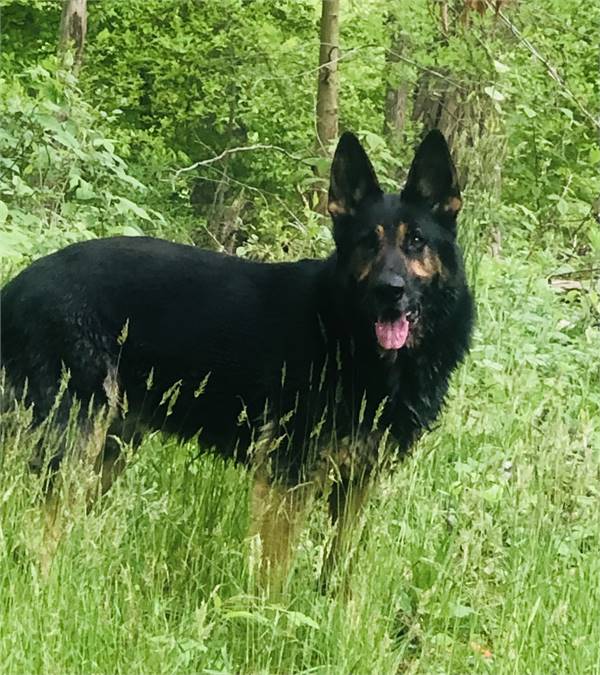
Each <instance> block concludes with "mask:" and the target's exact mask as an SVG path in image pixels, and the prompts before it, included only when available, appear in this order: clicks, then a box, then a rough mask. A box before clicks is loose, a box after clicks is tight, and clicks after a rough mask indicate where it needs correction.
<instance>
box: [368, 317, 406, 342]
mask: <svg viewBox="0 0 600 675" xmlns="http://www.w3.org/2000/svg"><path fill="white" fill-rule="evenodd" d="M409 327H410V326H409V323H408V321H407V319H406V317H405V316H401V317H400V318H399V319H396V320H395V321H377V323H376V324H375V335H377V342H379V345H380V346H381V347H383V348H384V349H400V348H401V347H404V343H405V342H406V339H407V338H408V330H409Z"/></svg>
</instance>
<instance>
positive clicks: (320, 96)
mask: <svg viewBox="0 0 600 675" xmlns="http://www.w3.org/2000/svg"><path fill="white" fill-rule="evenodd" d="M339 7H340V0H323V10H322V14H321V47H320V50H319V80H318V89H317V151H318V152H319V154H322V155H325V156H326V155H328V154H329V147H330V146H331V143H332V142H333V141H334V140H335V139H336V138H337V135H338V74H337V70H338V67H337V59H338V58H339V53H340V29H339Z"/></svg>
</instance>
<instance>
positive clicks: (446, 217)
mask: <svg viewBox="0 0 600 675" xmlns="http://www.w3.org/2000/svg"><path fill="white" fill-rule="evenodd" d="M402 199H403V201H405V202H410V203H413V204H419V205H427V206H429V208H430V209H431V210H432V211H433V213H434V214H435V215H436V216H437V217H438V218H439V219H440V220H441V221H442V222H445V223H446V224H447V225H449V226H454V225H455V223H456V216H457V215H458V212H459V211H460V208H461V206H462V199H461V197H460V188H459V186H458V177H457V175H456V168H455V166H454V162H453V161H452V157H451V156H450V150H449V149H448V144H447V143H446V139H445V138H444V136H443V134H442V133H441V131H439V130H438V129H433V130H432V131H430V132H429V133H428V134H427V136H425V138H424V139H423V141H422V142H421V145H420V146H419V147H418V149H417V152H416V154H415V158H414V160H413V163H412V165H411V167H410V171H409V172H408V178H407V179H406V185H405V186H404V190H402Z"/></svg>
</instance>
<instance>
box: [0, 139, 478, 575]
mask: <svg viewBox="0 0 600 675" xmlns="http://www.w3.org/2000/svg"><path fill="white" fill-rule="evenodd" d="M460 208H461V197H460V191H459V187H458V182H457V176H456V171H455V168H454V165H453V162H452V159H451V157H450V153H449V151H448V147H447V145H446V141H445V140H444V137H443V136H442V134H441V133H440V132H439V131H437V130H434V131H431V132H430V133H429V134H428V135H427V136H426V137H425V139H424V140H423V142H422V143H421V145H420V146H419V148H418V150H417V152H416V155H415V158H414V161H413V163H412V166H411V168H410V171H409V174H408V178H407V181H406V185H405V186H404V189H403V190H402V191H401V192H400V193H399V194H384V193H383V192H382V190H381V188H380V186H379V184H378V181H377V178H376V175H375V171H374V170H373V166H372V165H371V162H370V161H369V159H368V157H367V154H366V152H365V151H364V149H363V147H362V146H361V144H360V142H359V141H358V139H357V138H356V137H355V136H354V135H353V134H351V133H344V134H343V135H342V136H341V138H340V140H339V144H338V146H337V149H336V151H335V156H334V159H333V164H332V169H331V181H330V188H329V212H330V214H331V217H332V220H333V237H334V240H335V251H334V252H333V253H332V255H331V256H330V257H329V258H327V259H325V260H299V261H297V262H289V263H263V262H253V261H249V260H243V259H240V258H237V257H234V256H230V255H224V254H220V253H215V252H211V251H205V250H200V249H198V248H195V247H193V246H185V245H181V244H175V243H171V242H168V241H163V240H161V239H155V238H150V237H114V238H107V239H98V240H94V241H88V242H85V243H78V244H73V245H71V246H68V247H66V248H64V249H62V250H60V251H58V252H56V253H53V254H51V255H48V256H47V257H44V258H42V259H40V260H38V261H37V262H34V263H33V264H32V265H31V266H30V267H28V268H27V269H25V270H24V271H23V272H21V273H20V274H19V275H18V276H17V277H16V278H14V279H13V280H12V281H10V282H9V283H8V284H7V285H6V286H5V287H4V289H3V291H2V298H1V300H2V314H1V318H2V322H1V334H0V338H1V343H0V344H1V348H2V360H3V366H4V368H5V371H6V380H7V382H8V383H9V384H10V388H11V391H12V392H14V394H15V395H16V396H17V397H18V396H23V397H24V398H25V400H26V401H27V402H28V403H29V404H30V405H32V406H33V419H34V423H35V424H39V423H41V422H42V421H43V420H45V419H46V418H48V416H49V415H50V414H52V420H53V421H52V423H53V425H57V426H58V429H59V430H60V429H61V428H62V429H63V430H64V429H66V427H67V425H68V424H69V420H71V422H72V408H73V405H74V404H76V405H75V409H78V410H79V412H78V413H77V414H78V417H77V421H78V428H79V433H78V436H80V437H81V438H82V439H91V438H92V437H93V439H94V443H96V446H95V447H96V450H95V452H96V453H97V456H96V457H95V460H94V461H95V464H96V469H97V470H98V472H99V474H100V476H101V485H102V488H99V489H102V490H106V489H107V488H108V487H109V485H110V483H111V481H112V479H113V478H114V477H115V475H116V474H117V473H118V472H119V471H120V469H121V468H122V466H123V464H124V459H123V455H122V453H121V449H122V448H123V443H126V444H131V446H135V445H136V444H137V443H139V441H140V438H141V435H142V432H143V431H144V430H145V429H153V430H157V429H158V430H162V431H165V432H168V433H172V434H176V435H178V436H180V437H182V438H185V439H189V438H192V437H197V438H198V440H199V442H200V444H201V446H202V447H203V448H207V449H208V448H212V449H214V450H215V451H216V452H218V453H219V454H220V455H221V456H223V457H227V458H229V457H231V458H234V459H235V460H237V461H239V462H241V463H243V464H245V465H247V466H250V467H252V468H253V472H254V473H253V475H254V493H253V505H252V510H253V522H254V530H255V533H256V534H258V535H260V541H261V542H262V560H263V562H265V563H267V564H268V567H269V568H273V569H275V567H276V564H277V565H280V564H281V562H283V561H284V560H285V559H286V558H287V554H288V551H289V548H290V546H291V543H292V541H293V539H292V534H293V533H294V531H295V529H296V526H297V525H298V524H299V521H300V520H301V518H300V514H301V513H302V512H303V510H304V509H303V508H301V507H303V506H306V505H307V504H308V502H309V496H311V495H314V494H315V493H318V492H321V493H323V494H324V495H326V496H327V499H328V502H329V507H330V513H331V517H332V522H333V524H334V526H335V527H334V530H333V532H334V534H333V535H332V540H331V543H330V553H329V556H328V558H327V561H326V565H325V567H330V566H331V563H330V562H328V561H331V560H335V558H336V556H339V553H340V550H341V548H342V546H343V545H344V544H343V542H344V540H345V538H346V535H345V534H344V533H345V532H346V531H347V529H348V526H349V525H351V524H352V522H353V520H355V518H356V516H357V512H358V509H359V508H360V506H361V504H362V502H363V499H364V497H365V494H366V489H367V488H368V487H369V485H371V484H372V482H373V480H374V479H375V478H376V476H377V474H378V473H380V472H381V471H382V469H385V468H386V467H388V468H389V466H390V465H391V463H392V462H393V460H394V458H397V457H400V456H402V455H403V454H404V453H405V452H406V451H407V450H408V448H409V447H410V446H411V444H412V443H413V442H414V441H415V439H416V438H417V437H418V436H419V434H420V433H421V432H422V431H423V430H424V429H427V428H428V427H430V425H431V424H432V422H433V421H434V420H435V419H436V417H437V415H438V413H439V411H440V408H441V406H442V404H443V401H444V398H445V395H446V391H447V387H448V380H449V377H450V375H451V373H452V371H453V370H454V368H455V367H456V366H457V364H458V363H459V362H460V361H461V359H462V358H463V357H464V355H465V353H466V351H467V349H468V346H469V339H470V334H471V329H472V324H473V315H474V309H473V301H472V296H471V293H470V291H469V289H468V287H467V284H466V281H465V275H464V270H463V262H462V256H461V252H460V250H459V247H458V245H457V242H456V218H457V214H458V212H459V210H460ZM65 373H68V378H67V384H66V385H64V374H65ZM61 379H62V380H63V385H62V390H61V397H59V399H60V400H58V399H57V395H58V394H59V389H60V388H61ZM77 406H79V407H78V408H77ZM99 418H101V419H102V420H104V426H103V427H102V429H101V432H102V433H101V441H100V442H98V425H97V423H96V422H95V420H98V419H99ZM63 435H64V434H63ZM64 454H65V452H64V449H62V450H61V449H60V444H59V450H58V451H55V450H54V451H53V452H52V453H50V455H51V456H44V454H43V453H40V454H39V456H37V457H36V458H35V460H34V464H36V465H37V466H38V467H39V468H45V469H48V467H52V468H53V469H55V468H56V467H57V466H58V465H59V464H60V461H61V459H62V458H63V455H64ZM88 456H89V453H88ZM347 543H348V542H347ZM347 543H346V545H347Z"/></svg>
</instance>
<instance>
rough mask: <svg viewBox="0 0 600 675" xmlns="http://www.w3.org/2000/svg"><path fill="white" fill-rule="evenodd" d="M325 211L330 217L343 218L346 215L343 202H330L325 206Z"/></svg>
mask: <svg viewBox="0 0 600 675" xmlns="http://www.w3.org/2000/svg"><path fill="white" fill-rule="evenodd" d="M327 210H328V211H329V213H330V215H332V216H343V215H344V214H345V213H347V210H346V205H345V204H344V203H343V202H336V201H330V202H329V203H328V204H327Z"/></svg>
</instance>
